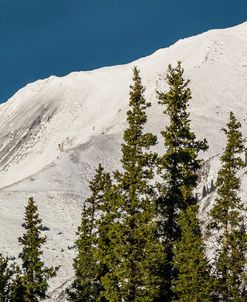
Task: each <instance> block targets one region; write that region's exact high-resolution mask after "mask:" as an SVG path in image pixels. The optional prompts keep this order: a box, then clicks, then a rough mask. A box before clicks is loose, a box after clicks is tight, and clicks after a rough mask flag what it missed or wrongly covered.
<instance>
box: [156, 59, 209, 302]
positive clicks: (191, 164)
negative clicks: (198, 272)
mask: <svg viewBox="0 0 247 302" xmlns="http://www.w3.org/2000/svg"><path fill="white" fill-rule="evenodd" d="M183 73H184V70H183V68H182V66H181V62H178V65H177V66H176V67H175V68H173V67H172V66H171V65H169V67H168V73H167V77H166V81H167V83H168V85H169V91H168V92H157V94H158V98H159V103H160V104H161V105H164V107H165V110H164V113H165V114H166V115H168V117H169V123H168V125H167V126H166V127H165V129H164V131H162V132H161V134H162V136H163V138H164V145H165V148H166V151H165V153H164V155H163V156H161V157H160V158H159V161H158V163H159V171H158V172H159V175H160V176H161V178H162V183H160V184H158V189H159V199H158V207H159V212H160V214H161V216H162V217H163V223H162V224H161V234H162V237H163V240H164V242H165V247H166V255H167V261H168V262H167V263H168V264H167V267H166V269H165V271H166V275H165V279H166V280H164V284H165V283H166V289H165V291H164V293H163V294H162V295H161V297H160V300H159V301H170V300H171V299H172V296H173V294H172V292H171V290H170V289H171V283H172V279H173V278H175V277H176V270H175V269H174V267H173V265H172V263H173V247H174V243H175V242H176V240H178V239H179V237H180V227H179V225H178V218H177V215H178V211H179V210H181V209H186V207H187V206H189V205H193V204H195V203H196V198H195V197H194V195H193V190H194V189H195V187H196V185H197V171H198V169H199V168H200V167H201V160H199V159H198V153H199V152H200V151H206V150H207V148H208V146H207V142H206V140H203V141H199V140H196V136H195V133H194V132H193V131H192V130H191V128H190V119H189V117H190V115H189V113H188V111H187V110H188V106H189V101H190V99H191V90H190V88H189V87H188V84H189V80H185V79H184V78H183Z"/></svg>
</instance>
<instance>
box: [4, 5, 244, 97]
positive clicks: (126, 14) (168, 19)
mask: <svg viewBox="0 0 247 302" xmlns="http://www.w3.org/2000/svg"><path fill="white" fill-rule="evenodd" d="M244 21H247V0H207V1H204V0H0V102H3V101H5V100H7V98H9V97H10V96H11V95H13V94H14V92H15V91H16V90H18V89H19V88H21V87H22V86H24V85H25V84H27V83H29V82H32V81H35V80H37V79H40V78H45V77H48V76H49V75H52V74H55V75H65V74H67V73H69V72H71V71H76V70H89V69H94V68H97V67H102V66H105V65H114V64H122V63H127V62H130V61H132V60H134V59H137V58H139V57H142V56H145V55H148V54H150V53H152V52H153V51H155V50H157V49H159V48H161V47H166V46H169V45H170V44H172V43H174V42H175V41H176V40H178V39H180V38H184V37H188V36H191V35H194V34H197V33H201V32H203V31H206V30H208V29H212V28H224V27H230V26H232V25H236V24H239V23H242V22H244Z"/></svg>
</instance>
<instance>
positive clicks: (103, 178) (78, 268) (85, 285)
mask: <svg viewBox="0 0 247 302" xmlns="http://www.w3.org/2000/svg"><path fill="white" fill-rule="evenodd" d="M110 184H111V179H110V175H109V173H105V172H104V169H103V167H102V166H101V165H99V166H98V168H97V169H96V174H95V177H94V178H93V180H92V181H91V182H90V185H89V188H90V190H91V193H92V194H91V196H90V197H89V198H88V199H87V200H86V201H85V204H84V208H83V212H82V219H81V225H80V226H79V228H78V232H77V236H78V239H77V240H76V250H77V255H76V257H75V259H74V264H73V267H74V272H75V279H74V281H73V283H72V286H71V287H70V288H69V289H68V290H67V293H68V298H69V300H70V301H74V302H96V301H104V299H103V298H102V297H101V291H102V285H101V277H102V276H103V275H104V265H103V264H101V262H100V261H99V260H98V258H97V249H98V240H99V235H98V220H99V218H100V215H101V214H102V213H101V211H100V209H101V207H102V206H103V205H104V203H105V202H104V194H105V189H106V188H107V186H110Z"/></svg>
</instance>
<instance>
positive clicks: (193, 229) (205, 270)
mask: <svg viewBox="0 0 247 302" xmlns="http://www.w3.org/2000/svg"><path fill="white" fill-rule="evenodd" d="M197 212H198V206H197V205H191V206H188V207H187V209H186V210H183V211H181V212H180V214H179V227H180V229H181V239H180V240H179V241H178V242H177V243H176V244H175V247H174V260H173V263H174V267H175V269H177V271H178V276H177V279H176V280H175V281H174V284H173V286H174V287H173V291H174V293H175V294H176V296H177V297H178V298H177V300H176V301H181V302H187V301H190V302H200V301H210V295H211V292H212V289H213V282H212V279H211V277H210V270H209V265H208V260H207V258H206V256H205V246H204V243H203V239H202V234H201V229H200V225H199V221H198V218H197Z"/></svg>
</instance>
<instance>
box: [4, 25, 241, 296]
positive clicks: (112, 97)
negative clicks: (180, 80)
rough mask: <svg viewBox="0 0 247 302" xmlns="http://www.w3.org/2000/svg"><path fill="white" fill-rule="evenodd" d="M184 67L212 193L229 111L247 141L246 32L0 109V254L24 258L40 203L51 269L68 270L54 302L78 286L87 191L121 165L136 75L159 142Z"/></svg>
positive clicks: (41, 90)
mask: <svg viewBox="0 0 247 302" xmlns="http://www.w3.org/2000/svg"><path fill="white" fill-rule="evenodd" d="M177 60H181V61H182V63H183V67H184V68H185V76H186V77H187V78H189V79H191V89H192V96H193V100H192V101H191V106H190V111H191V119H192V128H193V129H194V131H195V132H196V134H197V136H198V137H199V138H204V137H206V138H207V140H208V142H209V145H210V149H209V151H208V152H207V154H205V155H204V159H205V160H208V159H210V160H208V161H207V163H206V165H205V168H204V171H202V180H203V182H206V183H210V182H211V179H214V178H215V176H216V173H217V169H218V166H219V161H218V157H217V156H216V155H218V154H219V153H220V152H221V151H222V149H223V147H224V144H225V139H224V135H223V133H222V132H220V129H221V128H222V127H223V126H224V125H225V123H226V121H227V119H228V113H229V111H230V110H232V111H234V112H235V114H236V115H237V117H238V118H239V119H240V121H241V122H242V125H243V129H242V130H243V133H244V136H247V127H246V124H247V120H246V119H247V23H243V24H241V25H239V26H236V27H233V28H229V29H221V30H211V31H208V32H206V33H204V34H201V35H198V36H194V37H191V38H187V39H183V40H179V41H178V42H177V43H175V44H174V45H172V46H170V47H169V48H164V49H160V50H158V51H156V52H155V53H154V54H152V55H150V56H148V57H145V58H141V59H139V60H137V61H135V62H132V63H130V64H126V65H120V66H113V67H107V68H101V69H97V70H94V71H90V72H73V73H71V74H69V75H67V76H65V77H55V76H51V77H49V78H48V79H44V80H39V81H36V82H34V83H31V84H29V85H27V86H26V87H24V88H23V89H21V90H19V91H18V92H17V93H16V94H15V95H14V96H13V97H12V98H11V99H9V100H8V102H6V103H4V104H2V105H1V106H0V140H1V146H0V179H1V183H0V186H1V187H0V230H1V236H0V251H2V252H3V253H5V254H8V255H10V256H17V254H18V251H19V246H18V240H17V237H18V236H19V235H21V234H22V228H21V223H22V219H23V214H24V206H25V204H26V201H27V198H28V197H29V196H33V197H34V199H35V200H36V201H37V203H38V206H39V212H40V215H41V217H42V219H43V224H44V225H45V226H47V228H48V230H47V231H46V235H47V237H48V242H47V245H46V247H45V256H46V257H47V259H48V264H54V265H58V264H59V265H61V269H60V271H59V274H58V276H57V278H56V279H55V280H54V281H53V282H52V285H51V291H53V290H55V292H54V296H53V297H54V298H53V299H55V296H57V297H58V296H59V294H60V291H61V290H62V289H63V288H64V287H65V285H64V283H66V282H67V281H68V280H69V279H70V278H71V276H72V266H71V263H72V262H71V259H72V257H73V253H74V250H73V248H72V246H73V243H74V239H75V237H74V236H75V235H74V234H75V230H76V227H77V225H78V224H79V222H80V212H81V207H82V203H83V200H84V199H85V198H86V197H87V196H88V181H89V180H90V178H91V177H92V176H93V174H94V169H95V167H96V166H97V164H98V163H99V162H101V163H102V164H103V165H104V166H105V167H106V169H109V170H112V169H115V168H116V167H117V166H118V164H119V155H120V144H121V141H122V133H123V129H124V128H125V125H126V110H127V108H128V93H129V85H130V84H131V77H132V67H133V66H134V65H135V66H137V67H138V68H139V69H140V70H141V76H142V78H143V82H144V85H145V86H146V88H147V89H146V98H147V99H148V100H150V101H151V102H152V104H153V106H152V107H151V109H150V110H149V111H148V117H149V121H148V128H149V129H150V130H151V131H152V132H153V133H155V134H157V135H159V132H160V130H161V129H162V128H164V125H165V121H166V119H165V118H164V115H163V114H162V110H163V108H162V107H161V106H160V105H158V104H157V98H156V89H158V90H164V89H166V88H167V87H166V85H165V83H164V80H163V79H164V75H165V73H166V70H167V66H168V64H169V63H171V64H176V62H177ZM158 149H159V150H160V151H161V150H162V143H161V144H160V145H159V146H158ZM243 182H244V183H246V182H247V179H245V178H244V176H243ZM245 187H246V186H245ZM246 193H247V191H243V196H245V198H246ZM205 200H206V199H204V200H203V201H202V205H203V206H206V205H207V202H206V201H205ZM56 288H58V289H56ZM54 301H55V300H54ZM57 301H62V298H58V300H57Z"/></svg>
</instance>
